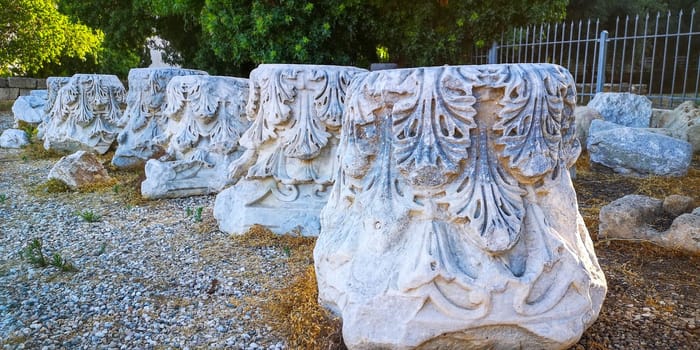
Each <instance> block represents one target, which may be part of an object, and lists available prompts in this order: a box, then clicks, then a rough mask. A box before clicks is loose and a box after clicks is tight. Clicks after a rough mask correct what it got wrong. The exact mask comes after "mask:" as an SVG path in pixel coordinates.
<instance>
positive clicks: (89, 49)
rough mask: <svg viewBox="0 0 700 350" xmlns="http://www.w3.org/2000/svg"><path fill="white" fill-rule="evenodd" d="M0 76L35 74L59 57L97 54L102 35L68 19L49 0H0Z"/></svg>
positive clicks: (78, 58) (78, 57)
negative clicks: (0, 19) (0, 21)
mask: <svg viewBox="0 0 700 350" xmlns="http://www.w3.org/2000/svg"><path fill="white" fill-rule="evenodd" d="M0 18H2V21H3V23H2V24H0V75H26V74H36V73H37V72H38V71H40V70H41V69H42V68H43V67H44V66H46V65H47V64H51V63H53V64H60V60H61V58H70V59H75V60H81V61H85V60H87V59H88V58H89V57H93V59H94V57H97V56H98V55H99V53H100V50H101V44H102V41H103V38H104V35H103V33H102V32H101V31H99V30H93V29H91V28H89V27H87V26H85V25H82V24H80V23H75V22H71V21H70V20H69V18H68V17H67V16H65V15H63V14H61V13H60V12H58V10H57V9H56V3H55V2H54V1H52V0H0Z"/></svg>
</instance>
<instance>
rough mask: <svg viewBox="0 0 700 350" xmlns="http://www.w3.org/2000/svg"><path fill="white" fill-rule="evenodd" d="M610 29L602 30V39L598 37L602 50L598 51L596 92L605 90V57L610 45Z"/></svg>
mask: <svg viewBox="0 0 700 350" xmlns="http://www.w3.org/2000/svg"><path fill="white" fill-rule="evenodd" d="M607 43H608V31H607V30H604V31H602V32H600V39H598V46H599V47H600V50H599V51H598V78H597V79H596V82H595V85H596V88H595V90H596V93H600V92H603V85H604V84H605V57H606V55H607V52H606V51H607V50H606V49H607V46H608V44H607Z"/></svg>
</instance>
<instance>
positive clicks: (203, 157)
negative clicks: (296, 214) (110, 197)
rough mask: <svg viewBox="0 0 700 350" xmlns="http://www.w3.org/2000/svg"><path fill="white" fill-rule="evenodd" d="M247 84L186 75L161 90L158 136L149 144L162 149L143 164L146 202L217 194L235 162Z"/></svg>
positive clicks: (245, 122) (244, 123)
mask: <svg viewBox="0 0 700 350" xmlns="http://www.w3.org/2000/svg"><path fill="white" fill-rule="evenodd" d="M247 99H248V79H241V78H232V77H219V76H206V75H189V76H178V77H173V78H172V79H171V80H170V83H169V84H168V88H167V102H166V107H165V109H164V110H163V116H164V118H165V119H166V120H167V123H166V125H165V126H164V127H165V129H164V131H163V133H162V134H161V135H160V136H159V137H157V138H155V139H154V144H156V145H162V147H165V146H167V149H166V152H167V153H166V155H165V156H163V157H162V158H161V159H160V160H155V159H151V160H149V161H148V162H147V163H146V181H144V182H143V183H142V184H141V193H142V195H143V196H144V197H146V198H162V197H183V196H191V195H198V194H208V193H215V192H219V191H221V190H222V189H223V188H224V186H225V185H227V184H228V183H229V182H230V180H229V177H228V167H229V165H230V163H231V162H232V161H233V160H235V159H237V158H238V157H239V156H240V154H241V152H240V151H238V140H239V139H240V137H241V134H242V133H243V132H244V131H245V130H246V129H247V128H248V126H249V125H250V122H249V121H248V120H247V119H246V118H245V104H246V100H247Z"/></svg>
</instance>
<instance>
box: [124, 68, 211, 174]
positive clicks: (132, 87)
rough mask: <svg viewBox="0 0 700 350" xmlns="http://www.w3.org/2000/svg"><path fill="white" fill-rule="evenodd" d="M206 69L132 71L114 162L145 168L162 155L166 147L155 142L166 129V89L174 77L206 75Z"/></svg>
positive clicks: (125, 165) (135, 69) (144, 69)
mask: <svg viewBox="0 0 700 350" xmlns="http://www.w3.org/2000/svg"><path fill="white" fill-rule="evenodd" d="M206 74H207V73H206V72H203V71H199V70H193V69H182V68H134V69H132V70H130V71H129V93H128V94H127V97H126V110H125V111H124V115H123V116H122V118H121V120H119V126H120V127H121V128H122V129H123V130H122V131H121V132H120V133H119V136H118V137H117V142H118V147H117V150H116V151H115V153H114V158H113V159H112V164H113V165H114V166H116V167H119V168H129V167H143V165H144V163H145V162H146V161H147V160H148V159H151V158H156V157H158V156H160V155H162V153H163V151H165V148H164V147H162V145H159V144H157V143H155V142H154V140H156V139H157V138H159V137H160V136H161V135H162V133H163V131H164V130H165V125H166V124H167V118H166V117H165V115H164V114H163V110H164V109H165V101H166V97H167V96H166V88H167V86H168V83H169V82H170V80H171V79H172V78H173V77H176V76H185V75H206Z"/></svg>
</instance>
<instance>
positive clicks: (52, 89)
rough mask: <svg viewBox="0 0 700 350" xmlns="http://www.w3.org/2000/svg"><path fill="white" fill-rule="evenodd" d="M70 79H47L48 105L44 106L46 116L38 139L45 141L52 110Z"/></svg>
mask: <svg viewBox="0 0 700 350" xmlns="http://www.w3.org/2000/svg"><path fill="white" fill-rule="evenodd" d="M69 81H70V77H48V78H46V97H47V98H46V104H44V115H43V117H42V120H41V123H40V124H39V127H38V128H37V137H38V138H39V139H42V140H43V139H44V134H45V133H46V127H47V126H48V125H49V118H50V116H51V114H50V113H51V109H52V108H53V105H54V103H56V96H58V91H59V90H60V89H61V88H62V87H63V86H64V85H66V84H68V82H69Z"/></svg>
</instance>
